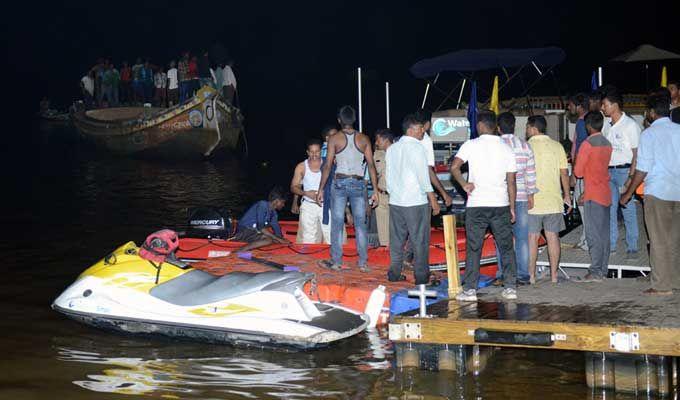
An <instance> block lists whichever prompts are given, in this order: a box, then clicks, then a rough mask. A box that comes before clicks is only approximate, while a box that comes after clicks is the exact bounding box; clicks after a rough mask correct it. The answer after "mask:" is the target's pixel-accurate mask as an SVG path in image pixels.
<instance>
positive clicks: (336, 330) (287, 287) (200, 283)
mask: <svg viewBox="0 0 680 400" xmlns="http://www.w3.org/2000/svg"><path fill="white" fill-rule="evenodd" d="M143 249H144V246H142V248H141V249H140V248H139V247H138V246H137V245H136V244H135V243H133V242H129V243H127V244H125V245H123V246H121V247H119V248H118V249H116V250H115V251H113V252H112V253H111V254H109V255H108V256H106V257H105V258H104V259H102V260H100V261H99V262H97V263H96V264H94V265H93V266H91V267H90V268H88V269H87V270H86V271H85V272H83V273H82V274H81V275H80V276H79V277H78V278H77V279H76V281H75V282H74V283H73V284H71V286H69V287H68V288H67V289H66V290H65V291H64V292H63V293H62V294H61V295H60V296H59V297H58V298H57V299H56V300H55V301H54V303H53V304H52V308H53V309H54V310H56V311H58V312H60V313H63V314H65V315H66V316H68V317H70V318H73V319H75V320H77V321H80V322H83V323H85V324H88V325H92V326H95V327H98V328H105V329H110V330H115V331H120V332H125V333H131V334H154V335H164V336H169V337H173V338H185V339H194V340H200V341H207V342H213V343H227V344H234V345H253V346H260V347H288V348H296V349H314V348H319V347H324V346H327V345H329V344H331V343H334V342H337V341H339V340H342V339H344V338H348V337H351V336H353V335H356V334H357V333H359V332H361V331H363V330H364V329H365V328H366V326H367V324H368V320H369V318H368V317H367V316H366V315H365V314H363V313H359V312H356V311H352V310H350V309H348V308H344V307H341V306H338V305H335V304H328V303H323V302H316V301H312V300H310V298H309V297H307V295H306V294H305V293H304V292H303V289H302V288H303V285H304V284H305V283H306V282H307V281H309V280H311V279H312V278H313V277H314V275H313V274H310V273H303V272H299V271H284V270H277V269H273V270H272V271H267V272H260V273H248V272H238V273H231V274H228V275H224V276H214V275H212V274H209V273H207V272H204V271H201V270H197V269H194V268H192V267H191V266H190V265H186V264H183V263H181V262H177V261H176V259H174V260H175V261H174V262H173V261H171V260H170V259H166V260H164V261H161V262H154V261H152V260H150V259H145V258H143V257H142V256H143V254H144V253H143V252H144V250H143ZM140 250H141V251H140ZM140 253H141V255H142V256H140Z"/></svg>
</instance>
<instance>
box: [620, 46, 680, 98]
mask: <svg viewBox="0 0 680 400" xmlns="http://www.w3.org/2000/svg"><path fill="white" fill-rule="evenodd" d="M677 59H680V54H676V53H673V52H672V51H668V50H664V49H660V48H658V47H654V46H652V45H651V44H643V45H641V46H639V47H638V48H636V49H634V50H631V51H629V52H627V53H624V54H621V55H620V56H618V57H614V58H612V59H611V60H610V61H618V62H625V63H631V62H644V63H645V87H646V88H647V89H649V64H648V62H650V61H659V60H677Z"/></svg>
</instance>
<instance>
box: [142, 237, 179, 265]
mask: <svg viewBox="0 0 680 400" xmlns="http://www.w3.org/2000/svg"><path fill="white" fill-rule="evenodd" d="M178 247H179V238H178V237H177V232H175V231H171V230H170V229H163V230H160V231H158V232H154V233H152V234H151V235H149V236H148V237H147V238H146V240H145V241H144V244H143V245H142V247H141V248H140V249H139V256H140V257H141V258H143V259H145V260H149V261H155V262H159V263H162V262H164V261H165V260H166V258H168V257H170V258H174V252H175V250H177V248H178Z"/></svg>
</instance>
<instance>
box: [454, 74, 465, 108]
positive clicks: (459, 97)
mask: <svg viewBox="0 0 680 400" xmlns="http://www.w3.org/2000/svg"><path fill="white" fill-rule="evenodd" d="M465 82H467V79H463V84H462V85H461V86H460V93H459V94H458V103H457V104H456V110H457V109H459V108H460V101H461V99H462V98H463V90H464V89H465Z"/></svg>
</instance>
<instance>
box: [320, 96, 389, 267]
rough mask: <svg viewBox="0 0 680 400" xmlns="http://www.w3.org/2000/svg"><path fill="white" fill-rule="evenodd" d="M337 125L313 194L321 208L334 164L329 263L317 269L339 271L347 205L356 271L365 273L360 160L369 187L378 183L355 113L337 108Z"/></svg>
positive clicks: (365, 236) (365, 235)
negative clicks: (347, 205)
mask: <svg viewBox="0 0 680 400" xmlns="http://www.w3.org/2000/svg"><path fill="white" fill-rule="evenodd" d="M338 122H339V123H340V126H341V127H342V130H341V131H340V132H338V133H337V134H336V135H333V136H331V137H330V138H329V139H328V154H327V155H326V163H325V164H324V167H323V173H322V175H321V183H320V184H319V190H318V192H317V199H316V200H317V203H319V204H323V201H324V188H325V186H326V182H327V181H328V178H329V176H330V173H331V167H332V166H333V165H334V164H335V175H334V176H333V183H332V186H331V260H323V261H320V262H319V265H321V266H323V267H326V268H330V269H332V270H334V271H339V270H341V269H342V228H343V226H344V222H345V205H346V204H347V202H348V201H349V204H350V207H351V208H352V216H353V217H354V231H355V236H356V245H357V252H358V253H359V263H358V266H359V270H360V271H361V272H368V271H370V269H369V268H368V265H367V262H368V233H367V224H366V221H367V218H366V215H367V214H366V207H367V204H366V181H365V180H364V159H365V160H366V166H367V167H368V174H369V176H370V178H371V183H372V184H373V187H378V179H377V175H376V171H375V164H374V163H373V151H372V149H371V140H370V139H369V138H368V136H366V135H364V134H363V133H361V132H358V131H356V130H355V129H354V123H355V122H356V112H355V111H354V109H353V108H352V107H350V106H344V107H342V108H340V111H339V112H338ZM371 201H372V203H371V204H372V206H373V207H376V206H377V205H378V196H377V194H376V193H373V195H372V196H371Z"/></svg>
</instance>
